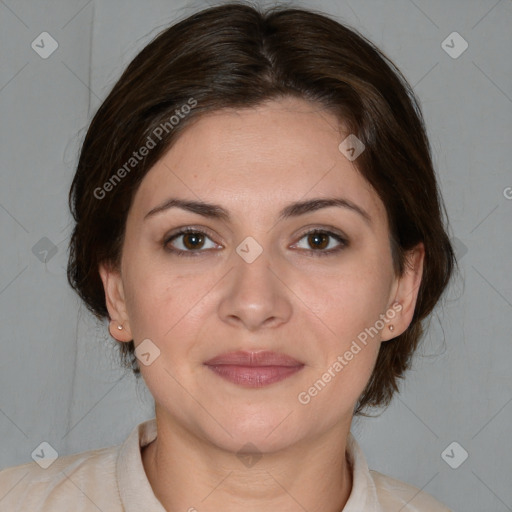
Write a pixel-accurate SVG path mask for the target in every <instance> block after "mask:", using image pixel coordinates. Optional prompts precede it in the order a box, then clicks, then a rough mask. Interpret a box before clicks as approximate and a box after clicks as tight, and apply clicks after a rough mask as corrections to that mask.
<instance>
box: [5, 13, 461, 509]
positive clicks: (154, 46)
mask: <svg viewBox="0 0 512 512" xmlns="http://www.w3.org/2000/svg"><path fill="white" fill-rule="evenodd" d="M70 207H71V210H72V213H73V215H74V218H75V221H76V225H75V229H74V231H73V234H72V238H71V242H70V257H69V265H68V278H69V282H70V284H71V286H72V287H73V288H74V289H75V290H76V291H77V292H78V294H79V295H80V297H81V298H82V299H83V300H84V302H85V304H86V305H87V306H88V308H89V309H90V310H91V311H92V312H93V313H94V314H95V315H96V316H98V317H99V318H108V319H109V321H110V333H111V335H112V337H114V338H115V339H116V340H117V341H118V342H119V348H120V351H121V355H122V358H123V361H124V362H125V363H126V364H127V365H128V366H129V367H130V368H132V370H133V371H134V373H135V374H136V375H137V376H140V375H142V377H143V378H144V381H145V383H146V384H147V387H148V388H149V390H150V391H151V393H152V395H153V397H154V399H155V415H156V418H155V419H153V420H149V421H147V422H144V423H142V424H140V425H138V426H137V427H136V428H135V429H134V430H133V431H132V433H131V435H130V436H129V438H128V439H127V440H126V441H125V442H124V443H123V444H122V445H121V446H117V447H109V448H103V449H99V450H92V451H88V452H83V453H80V454H75V455H69V456H66V457H60V458H57V459H56V460H49V459H48V456H47V455H45V454H44V453H42V454H41V458H42V459H44V460H46V463H44V464H39V465H38V464H33V463H31V464H24V465H21V466H17V467H14V468H8V469H6V470H4V471H2V472H1V473H0V490H1V492H0V496H4V497H3V499H2V501H0V505H1V506H2V507H7V508H5V510H40V511H50V510H51V511H57V510H70V507H71V508H72V509H73V510H74V511H86V510H103V511H107V510H108V511H121V510H126V511H139V510H151V511H163V510H167V511H178V510H184V511H185V510H188V511H195V510H197V511H199V512H202V511H205V512H206V511H219V510H222V511H224V512H226V511H231V510H242V509H243V510H250V511H260V510H261V511H263V510H265V511H266V510H280V511H299V510H307V511H309V512H316V511H322V512H338V511H341V510H343V511H344V512H355V511H358V512H359V511H362V510H364V511H371V512H378V511H382V512H387V511H396V510H402V511H407V510H409V511H413V510H414V511H429V512H430V511H446V510H448V509H447V508H446V507H445V506H443V505H442V504H441V503H439V502H438V501H437V500H435V499H434V498H433V497H431V496H429V495H428V494H426V493H424V492H421V491H420V490H419V489H416V488H415V487H413V486H411V485H409V484H407V483H404V482H399V481H397V480H395V479H393V478H390V477H388V476H385V475H383V474H381V473H378V472H375V471H370V470H369V469H368V466H367V464H366V462H365V458H364V455H363V454H362V452H361V450H360V448H359V445H358V444H357V441H356V440H355V438H354V437H353V436H352V434H351V433H350V426H351V421H352V418H353V416H354V415H359V414H364V411H365V410H366V409H368V408H372V407H382V406H386V405H388V404H389V403H390V401H391V398H392V396H393V394H394V392H396V391H397V389H398V385H397V382H398V379H399V378H401V377H402V376H403V375H404V372H405V371H406V370H407V368H408V367H409V366H410V361H411V357H412V355H413V353H414V351H415V349H416V347H417V345H418V342H419V340H420V338H421V335H422V326H421V322H422V320H423V319H425V318H426V317H427V316H428V315H429V313H430V312H431V311H432V309H433V307H434V306H435V304H436V303H437V302H438V300H439V298H440V296H441V295H442V292H443V290H444V289H445V287H446V285H447V283H448V281H449V279H450V275H451V273H452V268H453V266H454V255H453V251H452V247H451V245H450V242H449V238H448V236H447V234H446V231H445V228H444V225H443V218H442V202H441V198H440V195H439V192H438V188H437V183H436V179H435V173H434V170H433V166H432V161H431V157H430V152H429V145H428V141H427V138H426V135H425V129H424V126H423V120H422V116H421V112H420V109H419V107H418V104H417V102H416V99H415V97H414V95H413V93H412V91H411V89H410V87H409V86H408V85H407V83H406V81H405V79H404V78H403V77H402V75H401V74H400V72H399V71H398V70H397V69H396V68H395V67H394V66H393V64H392V63H391V61H389V60H388V59H387V58H386V57H385V56H384V55H383V54H382V53H380V52H379V50H378V49H376V48H375V47H374V46H373V45H372V44H371V43H370V42H369V41H367V40H366V39H364V38H363V37H362V36H360V35H358V34H357V33H356V32H354V31H353V30H350V29H348V28H347V27H345V26H343V25H340V24H339V23H337V22H335V21H333V20H331V19H329V18H327V17H325V16H323V15H321V14H317V13H313V12H311V11H307V10H302V9H289V8H274V9H272V10H268V11H265V12H261V11H259V10H258V9H255V8H252V7H250V6H247V5H242V4H226V5H223V6H220V7H214V8H209V9H207V10H204V11H202V12H200V13H198V14H195V15H193V16H191V17H189V18H188V19H186V20H184V21H181V22H180V23H177V24H176V25H174V26H172V27H170V28H168V29H166V30H165V31H164V32H162V33H161V34H160V35H159V36H158V37H157V38H155V39H154V40H153V41H152V42H151V43H150V44H149V45H147V46H146V47H145V48H144V49H143V50H142V51H141V52H140V54H139V55H138V56H137V57H136V58H135V59H134V60H133V61H132V62H131V63H130V65H129V66H128V68H127V69H126V70H125V72H124V73H123V75H122V76H121V78H120V79H119V81H118V82H117V84H116V85H115V86H114V88H113V90H112V92H111V93H110V94H109V96H108V97H107V99H106V100H105V101H104V103H103V104H102V105H101V107H100V108H99V110H98V112H97V113H96V115H95V117H94V119H93V120H92V122H91V125H90V127H89V130H88V133H87V135H86V138H85V140H84V143H83V146H82V149H81V154H80V158H79V162H78V168H77V171H76V174H75V177H74V180H73V184H72V187H71V190H70ZM43 466H46V468H43Z"/></svg>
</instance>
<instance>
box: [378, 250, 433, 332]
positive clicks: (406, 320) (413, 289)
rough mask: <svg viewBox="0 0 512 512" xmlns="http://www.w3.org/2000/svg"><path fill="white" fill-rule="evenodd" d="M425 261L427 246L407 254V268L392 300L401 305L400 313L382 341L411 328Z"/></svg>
mask: <svg viewBox="0 0 512 512" xmlns="http://www.w3.org/2000/svg"><path fill="white" fill-rule="evenodd" d="M424 259H425V246H424V245H423V243H421V242H420V243H419V244H418V245H416V246H415V247H414V248H413V249H411V250H410V251H408V252H407V254H406V261H405V268H404V271H403V274H402V276H400V277H399V278H398V285H397V289H396V293H395V297H394V298H393V299H392V302H393V305H395V304H400V311H399V312H398V314H397V316H396V319H395V320H394V321H393V322H391V325H392V326H393V329H390V328H389V326H388V331H389V332H387V333H384V334H383V336H382V341H386V340H388V339H391V338H395V337H397V336H399V335H400V334H402V333H403V332H404V331H405V330H406V329H407V328H408V327H409V325H410V323H411V321H412V317H413V315H414V310H415V308H416V302H417V299H418V292H419V289H420V285H421V280H422V276H423V263H424Z"/></svg>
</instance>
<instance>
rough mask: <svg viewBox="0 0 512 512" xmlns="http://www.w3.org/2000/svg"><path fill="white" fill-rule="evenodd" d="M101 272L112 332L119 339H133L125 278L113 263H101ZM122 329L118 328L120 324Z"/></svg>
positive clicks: (125, 340)
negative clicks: (125, 296) (127, 309)
mask: <svg viewBox="0 0 512 512" xmlns="http://www.w3.org/2000/svg"><path fill="white" fill-rule="evenodd" d="M99 273H100V276H101V280H102V281H103V288H104V290H105V301H106V304H107V309H108V313H109V316H110V319H111V320H110V326H109V330H110V334H111V336H112V337H113V338H115V339H116V340H117V341H124V342H127V341H131V340H132V339H133V337H132V333H131V329H130V322H129V320H128V314H127V312H126V303H125V298H124V288H123V280H122V277H121V272H120V271H119V270H117V269H115V268H113V267H112V266H111V265H108V264H106V263H100V265H99ZM119 325H120V326H122V327H123V328H122V329H118V326H119Z"/></svg>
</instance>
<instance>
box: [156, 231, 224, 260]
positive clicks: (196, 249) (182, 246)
mask: <svg viewBox="0 0 512 512" xmlns="http://www.w3.org/2000/svg"><path fill="white" fill-rule="evenodd" d="M180 238H181V239H182V240H181V241H179V242H178V243H177V244H176V245H178V247H176V245H173V246H172V247H170V245H172V244H171V242H174V241H175V240H179V239H180ZM205 240H210V241H211V244H212V245H211V246H210V247H206V249H215V248H216V244H215V243H214V242H213V241H212V240H211V238H210V237H209V236H208V235H207V234H206V233H204V232H203V231H200V230H198V229H194V228H184V229H182V230H181V231H179V232H178V233H174V234H173V235H171V236H169V237H167V238H166V239H165V241H164V242H163V245H164V248H165V249H166V250H168V251H169V252H173V253H176V254H178V255H180V256H198V255H199V254H200V253H201V252H205V251H201V249H203V248H205V247H204V246H205Z"/></svg>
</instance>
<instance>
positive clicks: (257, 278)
mask: <svg viewBox="0 0 512 512" xmlns="http://www.w3.org/2000/svg"><path fill="white" fill-rule="evenodd" d="M270 254H271V250H270V249H267V248H264V247H263V245H260V243H259V242H257V241H256V239H255V238H252V237H247V238H246V239H244V240H243V241H242V242H241V243H240V244H239V245H238V246H237V248H236V250H235V251H234V252H233V256H232V261H233V265H234V269H233V272H231V273H230V274H231V278H230V279H231V281H230V284H229V286H228V289H227V290H226V293H225V295H224V296H223V297H222V301H221V305H220V310H219V313H220V315H221V316H222V318H223V320H224V321H234V320H235V319H236V320H237V321H238V322H242V323H243V324H245V327H246V328H248V329H251V330H253V329H256V328H258V326H260V325H262V324H263V323H266V322H269V321H270V320H271V319H272V320H273V321H275V322H278V323H280V322H282V321H286V319H287V318H288V316H289V314H290V311H291V306H290V303H289V297H288V296H287V294H286V287H285V286H283V284H282V282H281V281H280V280H279V279H278V278H277V275H276V274H278V270H277V269H276V268H275V265H274V263H273V262H272V261H271V258H270Z"/></svg>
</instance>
